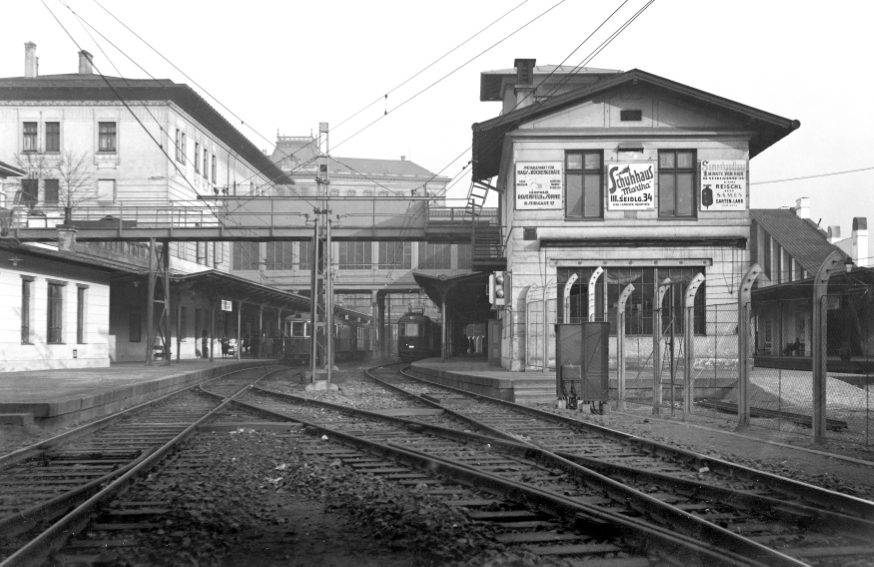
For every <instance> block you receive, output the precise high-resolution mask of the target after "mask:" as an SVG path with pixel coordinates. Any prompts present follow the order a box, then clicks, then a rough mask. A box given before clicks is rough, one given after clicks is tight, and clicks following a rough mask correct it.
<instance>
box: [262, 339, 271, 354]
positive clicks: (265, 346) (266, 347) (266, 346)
mask: <svg viewBox="0 0 874 567" xmlns="http://www.w3.org/2000/svg"><path fill="white" fill-rule="evenodd" d="M261 352H262V353H263V356H264V357H272V356H273V336H272V335H266V336H265V337H264V342H262V343H261Z"/></svg>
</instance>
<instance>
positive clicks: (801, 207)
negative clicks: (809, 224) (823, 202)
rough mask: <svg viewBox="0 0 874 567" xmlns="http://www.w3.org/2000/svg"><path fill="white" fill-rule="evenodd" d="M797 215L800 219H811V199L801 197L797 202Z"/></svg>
mask: <svg viewBox="0 0 874 567" xmlns="http://www.w3.org/2000/svg"><path fill="white" fill-rule="evenodd" d="M795 214H796V215H798V218H800V219H809V218H810V198H809V197H801V198H799V199H797V200H796V201H795Z"/></svg>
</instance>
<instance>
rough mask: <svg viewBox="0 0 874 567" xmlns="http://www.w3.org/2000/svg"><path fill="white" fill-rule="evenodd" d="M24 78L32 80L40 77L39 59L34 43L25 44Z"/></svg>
mask: <svg viewBox="0 0 874 567" xmlns="http://www.w3.org/2000/svg"><path fill="white" fill-rule="evenodd" d="M24 76H25V77H29V78H31V79H33V78H35V77H38V76H39V58H38V57H37V56H36V44H35V43H33V42H32V41H28V42H27V43H25V44H24Z"/></svg>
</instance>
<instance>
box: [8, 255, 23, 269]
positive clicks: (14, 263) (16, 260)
mask: <svg viewBox="0 0 874 567" xmlns="http://www.w3.org/2000/svg"><path fill="white" fill-rule="evenodd" d="M9 262H10V263H12V267H13V268H17V267H18V264H20V263H21V262H24V259H23V258H19V257H18V256H13V257H12V258H9Z"/></svg>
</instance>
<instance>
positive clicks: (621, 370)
mask: <svg viewBox="0 0 874 567" xmlns="http://www.w3.org/2000/svg"><path fill="white" fill-rule="evenodd" d="M632 291H634V286H633V285H632V284H628V285H627V286H625V289H623V290H622V293H620V294H619V302H618V303H617V304H616V409H618V410H624V409H625V304H626V303H627V302H628V298H629V297H631V292H632Z"/></svg>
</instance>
